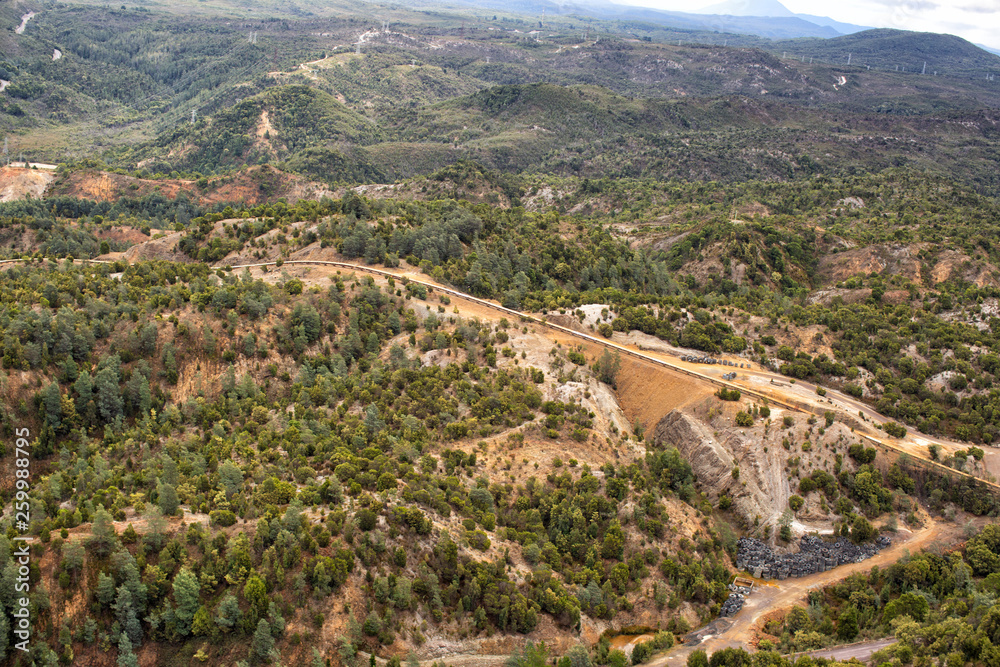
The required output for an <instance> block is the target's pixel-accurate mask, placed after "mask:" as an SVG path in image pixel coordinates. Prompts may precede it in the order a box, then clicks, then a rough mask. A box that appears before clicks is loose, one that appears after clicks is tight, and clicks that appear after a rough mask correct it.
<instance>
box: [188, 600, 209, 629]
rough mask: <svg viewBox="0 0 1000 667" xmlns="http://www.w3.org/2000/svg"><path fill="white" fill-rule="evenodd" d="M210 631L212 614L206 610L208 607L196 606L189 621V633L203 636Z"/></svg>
mask: <svg viewBox="0 0 1000 667" xmlns="http://www.w3.org/2000/svg"><path fill="white" fill-rule="evenodd" d="M211 633H212V615H211V614H210V613H209V611H208V607H206V606H205V605H201V606H199V607H198V611H196V612H195V613H194V619H193V620H192V622H191V634H193V635H194V636H195V637H205V636H207V635H210V634H211Z"/></svg>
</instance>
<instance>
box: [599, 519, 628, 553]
mask: <svg viewBox="0 0 1000 667" xmlns="http://www.w3.org/2000/svg"><path fill="white" fill-rule="evenodd" d="M624 550H625V533H624V532H622V527H621V524H619V523H618V522H617V521H612V522H611V526H609V527H608V530H607V532H605V533H604V543H603V544H602V545H601V556H602V557H603V558H611V559H615V560H621V557H622V552H623V551H624Z"/></svg>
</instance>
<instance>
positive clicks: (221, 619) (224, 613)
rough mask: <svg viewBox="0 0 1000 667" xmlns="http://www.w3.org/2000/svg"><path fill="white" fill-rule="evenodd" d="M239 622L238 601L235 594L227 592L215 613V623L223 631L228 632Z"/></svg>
mask: <svg viewBox="0 0 1000 667" xmlns="http://www.w3.org/2000/svg"><path fill="white" fill-rule="evenodd" d="M239 622H240V603H239V602H238V601H237V600H236V596H234V595H233V594H232V593H227V594H226V596H225V597H224V598H222V602H220V603H219V608H218V610H217V611H216V613H215V624H216V625H218V626H219V627H220V628H221V629H222V631H223V632H229V631H230V630H232V629H233V627H235V626H236V624H237V623H239Z"/></svg>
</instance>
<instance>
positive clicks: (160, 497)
mask: <svg viewBox="0 0 1000 667" xmlns="http://www.w3.org/2000/svg"><path fill="white" fill-rule="evenodd" d="M156 493H157V504H159V506H160V511H161V512H163V514H164V515H165V516H173V515H175V514H177V508H178V505H179V503H178V500H177V489H175V488H174V485H173V484H168V483H166V482H162V481H161V482H160V483H158V484H157V485H156Z"/></svg>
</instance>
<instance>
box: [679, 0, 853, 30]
mask: <svg viewBox="0 0 1000 667" xmlns="http://www.w3.org/2000/svg"><path fill="white" fill-rule="evenodd" d="M698 13H699V14H713V15H721V16H739V17H747V16H755V17H758V18H760V17H766V18H798V19H802V20H803V21H807V22H809V23H814V24H816V25H818V26H821V27H826V28H833V29H834V30H836V31H837V32H838V33H840V34H841V35H850V34H853V33H855V32H861V31H862V30H868V29H869V28H868V26H861V25H854V24H852V23H842V22H841V21H834V20H833V19H831V18H830V17H828V16H814V15H812V14H796V13H794V12H792V11H791V10H790V9H788V7H785V6H784V5H783V4H781V3H780V2H778V0H726V1H725V2H720V3H717V4H714V5H710V6H708V7H705V8H704V9H702V10H701V11H699V12H698Z"/></svg>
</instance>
